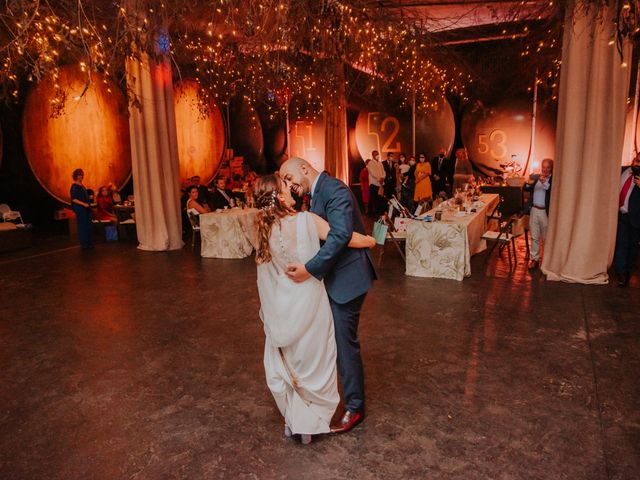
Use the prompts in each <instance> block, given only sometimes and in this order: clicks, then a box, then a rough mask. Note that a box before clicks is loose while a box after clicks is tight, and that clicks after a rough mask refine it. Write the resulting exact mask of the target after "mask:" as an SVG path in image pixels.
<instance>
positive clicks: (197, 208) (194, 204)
mask: <svg viewBox="0 0 640 480" xmlns="http://www.w3.org/2000/svg"><path fill="white" fill-rule="evenodd" d="M187 195H188V198H187V205H186V209H187V215H196V216H197V215H200V214H201V213H208V212H210V211H211V210H210V209H209V205H207V204H206V203H205V204H204V205H203V204H201V203H200V202H199V201H198V187H197V186H196V185H191V186H190V187H189V188H187Z"/></svg>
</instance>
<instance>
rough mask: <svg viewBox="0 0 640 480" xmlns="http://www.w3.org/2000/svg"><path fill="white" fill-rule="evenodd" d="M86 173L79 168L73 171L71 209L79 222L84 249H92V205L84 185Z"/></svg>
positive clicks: (79, 235)
mask: <svg viewBox="0 0 640 480" xmlns="http://www.w3.org/2000/svg"><path fill="white" fill-rule="evenodd" d="M83 179H84V172H83V171H82V169H80V168H77V169H75V170H74V171H73V183H72V184H71V208H72V209H73V213H75V214H76V219H77V220H78V237H79V238H80V246H81V247H82V248H83V249H87V248H91V247H92V246H93V242H92V239H91V229H92V225H91V204H90V200H89V194H88V192H87V189H86V188H84V185H82V180H83Z"/></svg>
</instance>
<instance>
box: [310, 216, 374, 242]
mask: <svg viewBox="0 0 640 480" xmlns="http://www.w3.org/2000/svg"><path fill="white" fill-rule="evenodd" d="M311 215H312V216H313V220H314V221H315V222H316V230H317V231H318V238H320V240H326V239H327V235H328V234H329V230H330V227H329V224H328V223H327V221H326V220H325V219H324V218H322V217H319V216H318V215H316V214H315V213H312V214H311ZM375 245H376V240H375V238H373V237H370V236H369V235H362V234H360V233H358V232H353V235H351V240H350V241H349V247H351V248H373V247H375Z"/></svg>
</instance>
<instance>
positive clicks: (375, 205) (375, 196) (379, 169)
mask: <svg viewBox="0 0 640 480" xmlns="http://www.w3.org/2000/svg"><path fill="white" fill-rule="evenodd" d="M367 170H368V172H369V215H370V216H372V217H377V216H378V215H380V214H381V213H382V212H383V211H384V210H385V209H386V205H385V202H384V198H383V197H382V194H381V190H382V188H381V187H382V185H383V184H384V177H385V173H384V167H383V166H382V164H381V163H380V154H379V153H378V151H377V150H374V151H373V152H371V161H370V162H369V163H368V164H367Z"/></svg>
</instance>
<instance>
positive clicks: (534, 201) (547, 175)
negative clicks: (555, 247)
mask: <svg viewBox="0 0 640 480" xmlns="http://www.w3.org/2000/svg"><path fill="white" fill-rule="evenodd" d="M552 176H553V160H551V159H550V158H545V159H544V160H543V161H542V167H541V172H540V174H539V175H530V176H529V181H528V182H527V183H526V184H525V186H524V190H525V191H527V192H530V195H529V201H528V202H527V205H526V207H525V209H524V211H525V213H527V214H529V230H530V231H531V260H530V261H529V270H535V269H536V268H538V266H539V265H540V242H541V241H542V240H544V239H545V238H546V236H547V225H548V223H549V204H550V203H551V182H552Z"/></svg>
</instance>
